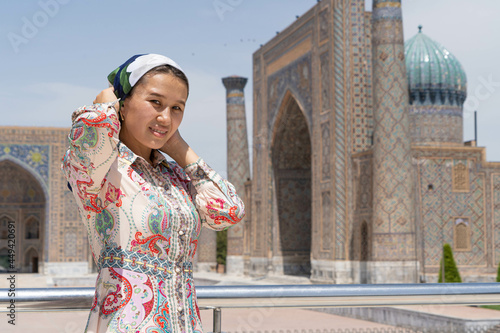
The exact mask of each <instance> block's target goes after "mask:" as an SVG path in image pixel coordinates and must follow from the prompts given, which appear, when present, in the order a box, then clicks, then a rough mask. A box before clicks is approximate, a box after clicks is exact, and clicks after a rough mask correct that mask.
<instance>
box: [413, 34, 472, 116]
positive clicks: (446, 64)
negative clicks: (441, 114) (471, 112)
mask: <svg viewBox="0 0 500 333" xmlns="http://www.w3.org/2000/svg"><path fill="white" fill-rule="evenodd" d="M405 58H406V71H407V75H408V84H409V88H410V104H414V105H457V106H460V107H461V106H462V105H463V103H464V101H465V98H466V96H467V77H466V75H465V72H464V69H463V67H462V65H461V64H460V63H459V62H458V60H457V58H455V56H453V54H451V53H450V52H449V51H448V50H447V49H445V48H444V47H443V46H442V45H441V44H439V43H437V42H435V41H433V40H432V39H430V38H429V37H427V36H426V35H424V34H423V33H422V26H419V32H418V34H417V35H415V36H414V37H412V38H411V39H409V40H408V41H407V42H406V44H405Z"/></svg>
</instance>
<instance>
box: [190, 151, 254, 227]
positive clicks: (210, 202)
mask: <svg viewBox="0 0 500 333" xmlns="http://www.w3.org/2000/svg"><path fill="white" fill-rule="evenodd" d="M184 171H185V172H186V174H187V175H188V176H189V178H190V180H191V193H192V197H193V200H194V202H195V204H196V207H197V208H198V212H199V214H200V218H201V221H202V223H203V225H204V226H205V227H207V228H209V229H213V230H224V229H227V228H228V227H230V226H232V225H234V224H237V223H238V222H240V221H241V219H242V218H243V217H244V216H245V206H244V204H243V201H242V200H241V199H240V197H239V196H238V195H237V194H236V191H235V189H234V186H233V185H232V184H231V183H230V182H228V181H227V180H225V179H223V178H222V177H221V176H220V175H219V174H218V173H217V172H215V171H214V170H213V169H212V168H210V167H209V166H208V165H207V164H206V163H205V161H203V160H202V159H201V158H200V159H198V161H196V162H195V163H192V164H189V165H188V166H186V167H185V168H184Z"/></svg>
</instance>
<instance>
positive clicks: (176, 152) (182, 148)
mask: <svg viewBox="0 0 500 333" xmlns="http://www.w3.org/2000/svg"><path fill="white" fill-rule="evenodd" d="M160 150H161V151H162V152H164V153H165V154H167V155H168V156H170V157H172V158H173V159H174V160H175V161H176V162H177V164H179V165H180V166H181V167H182V168H184V167H186V166H187V165H189V164H191V163H194V162H196V161H197V160H198V158H199V157H198V155H197V154H196V153H195V152H194V151H193V150H192V149H191V147H189V145H188V144H187V143H186V141H184V139H183V138H182V137H181V134H180V133H179V130H177V131H175V133H174V134H173V135H172V136H171V137H170V139H168V141H167V143H165V145H164V146H163V147H161V149H160Z"/></svg>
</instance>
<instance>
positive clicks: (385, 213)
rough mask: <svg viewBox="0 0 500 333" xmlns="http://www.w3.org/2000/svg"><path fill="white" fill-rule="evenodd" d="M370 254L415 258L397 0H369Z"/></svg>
mask: <svg viewBox="0 0 500 333" xmlns="http://www.w3.org/2000/svg"><path fill="white" fill-rule="evenodd" d="M372 17H373V40H372V41H373V54H372V57H373V91H374V118H375V133H374V151H373V162H374V164H373V168H374V170H373V181H374V185H373V188H374V197H373V245H374V248H373V259H374V260H376V261H379V260H381V261H384V260H405V259H408V260H414V259H415V254H414V250H412V251H409V252H404V251H402V249H400V246H401V244H411V243H412V242H414V235H415V234H414V209H413V205H414V202H413V197H414V196H413V188H414V187H413V185H414V183H413V172H412V165H411V145H410V136H409V117H408V89H407V87H408V84H407V81H406V69H405V62H404V45H403V29H402V21H401V2H400V0H399V1H397V0H394V1H381V0H374V2H373V14H372Z"/></svg>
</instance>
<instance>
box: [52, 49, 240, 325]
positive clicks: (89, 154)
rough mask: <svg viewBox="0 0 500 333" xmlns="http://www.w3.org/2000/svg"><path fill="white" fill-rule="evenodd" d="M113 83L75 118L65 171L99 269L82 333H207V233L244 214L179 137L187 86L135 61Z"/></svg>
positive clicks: (161, 61) (154, 58)
mask: <svg viewBox="0 0 500 333" xmlns="http://www.w3.org/2000/svg"><path fill="white" fill-rule="evenodd" d="M108 80H109V81H110V83H111V84H112V85H113V87H111V88H108V89H105V90H103V91H102V92H101V93H100V94H99V95H98V96H97V97H96V99H95V101H94V105H92V106H84V107H82V108H80V109H78V110H77V111H75V113H74V114H73V126H72V129H71V133H70V135H69V141H70V147H69V149H68V151H67V152H66V155H65V156H64V159H63V166H62V168H63V171H64V173H65V176H66V179H67V180H68V183H69V185H70V188H71V189H72V192H73V194H74V196H75V198H76V200H77V203H78V206H79V210H80V213H81V216H82V220H83V222H84V223H85V226H86V227H87V232H88V236H89V243H90V247H91V250H92V254H93V256H94V260H95V261H96V263H97V266H98V269H99V275H98V278H97V281H96V291H95V297H94V301H93V305H92V308H91V311H90V315H89V320H88V322H87V327H86V332H148V333H150V332H198V331H202V328H201V322H200V315H199V310H198V306H197V302H196V294H195V291H194V284H193V276H192V258H193V256H194V255H195V253H196V248H197V243H198V240H197V239H198V236H199V234H200V231H201V225H203V226H205V227H208V228H210V229H214V230H223V229H225V228H227V227H229V226H231V225H233V224H236V223H238V222H239V221H240V220H241V218H242V217H243V216H244V207H243V204H242V202H241V200H240V198H239V197H238V196H237V195H236V193H235V192H234V188H233V186H232V185H231V184H230V183H229V182H227V181H226V180H224V179H222V178H221V177H220V176H219V175H218V174H217V173H216V172H215V171H213V170H212V169H211V168H210V167H209V166H207V164H206V163H205V162H204V161H203V160H202V159H201V158H199V157H198V155H196V153H195V152H194V151H193V150H192V149H191V148H190V147H189V145H188V144H187V143H186V142H185V141H184V140H183V139H182V137H181V136H180V135H179V131H178V127H179V125H180V123H181V121H182V117H183V114H184V109H185V106H186V100H187V97H188V89H189V84H188V80H187V78H186V76H185V75H184V73H183V71H182V70H181V69H180V67H179V66H178V65H177V64H176V63H175V62H173V61H172V60H171V59H169V58H167V57H164V56H160V55H155V54H147V55H138V56H134V57H132V58H130V59H129V60H127V61H126V62H125V63H124V64H123V65H121V66H120V67H119V68H117V69H116V70H115V71H113V72H112V73H111V74H110V75H109V76H108ZM117 97H118V98H119V99H118V100H117ZM118 101H119V102H118ZM160 151H161V152H164V153H166V154H168V155H169V156H170V157H171V158H173V159H174V160H175V162H167V161H166V159H165V157H164V156H163V155H162V154H161V153H160Z"/></svg>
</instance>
